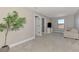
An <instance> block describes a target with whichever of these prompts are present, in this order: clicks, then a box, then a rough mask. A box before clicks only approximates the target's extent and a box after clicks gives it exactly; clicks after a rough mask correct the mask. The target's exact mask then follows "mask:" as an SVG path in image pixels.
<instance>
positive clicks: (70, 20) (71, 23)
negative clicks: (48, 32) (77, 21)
mask: <svg viewBox="0 0 79 59" xmlns="http://www.w3.org/2000/svg"><path fill="white" fill-rule="evenodd" d="M58 19H64V20H65V24H64V25H65V29H66V28H67V27H71V28H74V15H69V16H65V17H57V18H52V20H53V22H52V23H53V30H54V31H55V32H63V31H64V29H63V30H61V29H58V28H57V25H58V24H57V21H58Z"/></svg>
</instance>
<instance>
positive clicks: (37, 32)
mask: <svg viewBox="0 0 79 59" xmlns="http://www.w3.org/2000/svg"><path fill="white" fill-rule="evenodd" d="M41 22H42V21H41V18H40V17H39V16H35V35H36V36H41V35H42V30H41V28H42V23H41Z"/></svg>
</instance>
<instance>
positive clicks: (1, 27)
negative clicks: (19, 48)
mask: <svg viewBox="0 0 79 59" xmlns="http://www.w3.org/2000/svg"><path fill="white" fill-rule="evenodd" d="M3 20H4V22H3V23H0V31H1V32H3V31H6V32H5V42H4V47H6V46H8V45H6V40H7V35H8V32H9V31H16V30H19V29H20V28H21V27H23V25H24V24H25V22H26V21H25V17H20V16H19V15H18V12H16V11H13V12H12V13H8V15H7V16H6V17H4V18H3Z"/></svg>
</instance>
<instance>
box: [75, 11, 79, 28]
mask: <svg viewBox="0 0 79 59" xmlns="http://www.w3.org/2000/svg"><path fill="white" fill-rule="evenodd" d="M75 28H76V29H78V30H79V11H77V13H76V14H75Z"/></svg>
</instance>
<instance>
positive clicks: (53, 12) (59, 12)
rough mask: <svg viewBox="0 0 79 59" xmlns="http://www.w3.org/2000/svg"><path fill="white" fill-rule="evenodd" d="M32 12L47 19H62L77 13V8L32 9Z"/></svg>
mask: <svg viewBox="0 0 79 59" xmlns="http://www.w3.org/2000/svg"><path fill="white" fill-rule="evenodd" d="M31 9H32V10H34V11H36V12H38V13H41V14H43V15H45V16H48V17H62V16H67V15H72V14H75V13H76V12H77V10H78V9H79V8H78V7H33V8H31Z"/></svg>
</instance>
